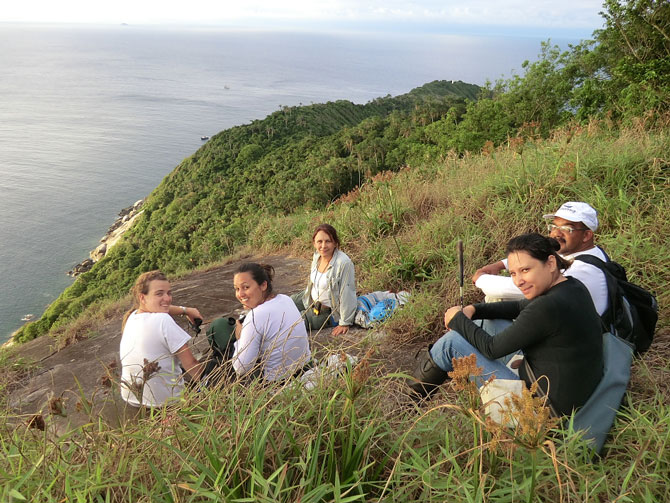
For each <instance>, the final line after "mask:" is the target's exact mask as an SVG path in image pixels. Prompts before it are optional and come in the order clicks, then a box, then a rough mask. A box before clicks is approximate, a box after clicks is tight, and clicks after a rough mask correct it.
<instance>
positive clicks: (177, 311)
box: [168, 304, 203, 324]
mask: <svg viewBox="0 0 670 503" xmlns="http://www.w3.org/2000/svg"><path fill="white" fill-rule="evenodd" d="M168 313H169V314H171V315H172V316H186V317H187V318H188V320H189V321H190V322H191V323H194V324H195V319H196V318H200V319H201V320H202V319H203V318H202V314H200V311H198V308H197V307H184V306H175V305H173V304H171V305H170V307H169V308H168Z"/></svg>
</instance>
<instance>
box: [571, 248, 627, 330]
mask: <svg viewBox="0 0 670 503" xmlns="http://www.w3.org/2000/svg"><path fill="white" fill-rule="evenodd" d="M574 259H575V260H579V261H580V262H586V263H587V264H589V265H592V266H594V267H597V268H598V269H600V270H601V271H602V272H603V274H604V275H605V281H606V283H607V309H605V312H604V313H603V314H602V316H601V319H602V320H603V324H604V328H605V331H606V332H607V331H612V333H616V330H614V327H613V325H614V319H615V318H614V310H615V309H616V306H617V304H618V301H617V298H618V294H619V285H618V283H617V280H616V278H615V277H614V276H613V275H612V273H611V272H610V270H609V267H608V262H605V261H603V260H602V259H600V258H598V257H596V256H594V255H589V254H588V253H585V254H582V255H577V256H576V257H574ZM609 263H611V262H609Z"/></svg>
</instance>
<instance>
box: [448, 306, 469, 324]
mask: <svg viewBox="0 0 670 503" xmlns="http://www.w3.org/2000/svg"><path fill="white" fill-rule="evenodd" d="M461 311H462V312H463V314H464V315H465V316H467V317H468V318H470V319H472V316H473V315H474V314H475V306H473V305H472V304H470V305H468V306H465V307H464V308H463V309H461V306H454V307H450V308H449V309H447V312H446V313H444V326H445V327H447V328H448V327H449V322H450V321H451V319H452V318H453V317H454V316H456V313H458V312H461Z"/></svg>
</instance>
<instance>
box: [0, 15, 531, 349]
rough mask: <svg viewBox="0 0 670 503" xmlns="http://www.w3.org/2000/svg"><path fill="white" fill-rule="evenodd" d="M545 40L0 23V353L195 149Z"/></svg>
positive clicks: (518, 59)
mask: <svg viewBox="0 0 670 503" xmlns="http://www.w3.org/2000/svg"><path fill="white" fill-rule="evenodd" d="M539 48H540V39H529V38H525V39H521V38H519V39H512V38H506V39H501V38H484V37H462V36H433V35H431V36H391V35H375V36H363V35H318V34H290V33H280V32H271V33H270V32H249V31H237V32H235V31H217V30H211V29H209V30H204V29H200V30H196V29H189V30H186V29H181V30H178V29H173V30H167V29H157V28H141V27H134V26H119V27H104V28H102V27H98V28H93V27H63V26H61V27H48V26H27V25H2V24H0V69H1V71H0V214H1V215H2V224H1V226H0V342H2V341H3V340H6V339H8V338H9V336H10V334H11V333H12V332H13V331H14V330H16V329H17V328H18V327H20V326H21V324H22V321H21V318H22V317H23V316H24V315H26V314H28V313H31V314H34V315H35V317H38V316H39V315H40V314H41V313H42V312H43V310H44V308H45V307H46V306H47V305H48V304H49V303H50V302H51V301H53V300H54V299H55V298H56V297H57V296H58V294H59V293H60V292H61V291H62V290H63V289H64V288H65V287H67V286H68V285H69V284H70V283H71V282H72V279H71V278H69V277H68V276H66V274H65V273H66V271H68V270H69V269H71V268H72V266H73V265H75V264H76V263H78V262H79V261H81V260H82V259H84V258H86V257H87V256H88V253H89V251H90V250H91V249H93V248H94V247H95V246H97V244H98V240H99V239H100V238H101V237H102V235H103V234H104V233H105V231H106V230H107V228H108V227H109V226H110V225H111V224H112V223H113V221H114V219H115V217H116V214H117V213H118V211H119V210H120V209H121V208H123V207H126V206H129V205H131V204H133V203H134V202H135V201H136V200H138V199H141V198H142V197H144V196H146V195H147V194H148V193H149V192H151V190H152V189H153V188H154V187H155V186H156V185H158V184H159V183H160V181H161V179H162V178H163V177H164V176H165V175H166V174H168V173H169V172H170V171H171V170H172V169H173V168H174V167H175V166H176V165H177V164H179V162H180V161H181V160H182V159H183V158H185V157H187V156H189V155H191V154H192V153H193V152H194V151H195V150H197V149H198V148H199V147H200V145H201V140H200V136H201V135H212V134H214V133H217V132H218V131H221V130H223V129H226V128H229V127H231V126H235V125H239V124H244V123H247V122H249V121H251V120H253V119H261V118H263V117H265V116H266V115H267V114H269V113H271V112H273V111H275V110H277V109H278V108H279V106H280V105H298V104H300V103H302V104H309V103H311V102H314V103H317V102H324V101H328V100H336V99H348V100H351V101H354V102H356V103H364V102H367V101H369V100H371V99H373V98H376V97H378V96H384V95H386V94H392V95H397V94H401V93H405V92H407V91H409V90H411V89H412V88H414V87H417V86H419V85H421V84H424V83H426V82H429V81H432V80H435V79H448V80H452V79H453V80H463V81H465V82H471V83H475V84H483V83H484V82H485V81H486V79H491V80H494V79H496V78H499V77H501V76H502V75H503V74H505V75H509V74H510V72H511V70H512V69H519V68H520V67H521V63H522V62H523V61H524V60H525V59H534V58H535V56H536V54H537V53H538V52H539Z"/></svg>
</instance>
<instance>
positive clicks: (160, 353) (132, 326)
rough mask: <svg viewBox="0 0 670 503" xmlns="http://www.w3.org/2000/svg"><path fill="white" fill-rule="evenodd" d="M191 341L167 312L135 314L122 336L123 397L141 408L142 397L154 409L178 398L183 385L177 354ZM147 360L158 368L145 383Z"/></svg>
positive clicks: (143, 402)
mask: <svg viewBox="0 0 670 503" xmlns="http://www.w3.org/2000/svg"><path fill="white" fill-rule="evenodd" d="M190 339H191V336H190V335H188V334H187V333H186V332H184V330H182V329H181V328H180V327H179V325H177V324H176V323H175V321H174V320H173V319H172V316H170V315H169V314H167V313H138V312H137V311H135V312H133V313H132V314H131V315H130V316H129V317H128V320H127V321H126V326H125V328H124V329H123V335H122V336H121V345H120V357H121V398H123V399H124V400H125V401H126V402H128V403H129V404H131V405H136V406H138V405H140V401H139V398H140V396H138V395H141V398H142V404H143V405H146V406H150V407H155V406H161V405H163V404H164V403H165V402H167V401H168V400H170V399H173V398H175V397H178V396H179V395H180V394H181V392H182V390H183V389H184V382H183V379H182V371H181V367H180V366H179V359H178V358H177V356H175V353H176V352H177V351H178V350H179V349H181V347H182V346H183V345H184V344H186V343H187V342H188V341H189V340H190ZM145 359H146V360H147V361H148V362H149V363H153V362H155V363H157V364H158V368H157V370H156V372H155V373H153V374H151V375H150V376H149V379H148V380H147V381H146V382H143V375H142V374H143V369H144V360H145ZM133 384H135V385H136V386H133ZM131 388H135V390H132V389H131Z"/></svg>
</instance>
